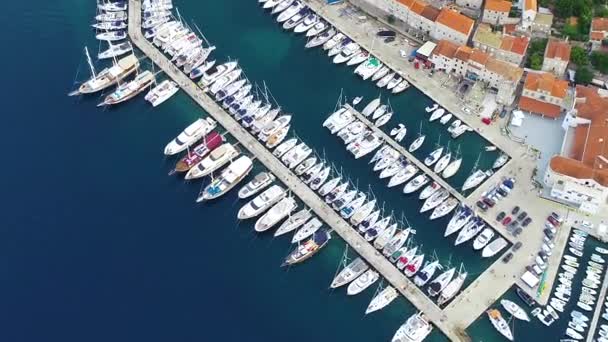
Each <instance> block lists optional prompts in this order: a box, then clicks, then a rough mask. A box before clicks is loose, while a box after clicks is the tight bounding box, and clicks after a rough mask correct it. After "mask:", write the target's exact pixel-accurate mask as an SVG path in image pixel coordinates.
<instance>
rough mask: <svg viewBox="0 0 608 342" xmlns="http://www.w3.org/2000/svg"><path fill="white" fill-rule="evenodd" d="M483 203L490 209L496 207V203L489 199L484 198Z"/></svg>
mask: <svg viewBox="0 0 608 342" xmlns="http://www.w3.org/2000/svg"><path fill="white" fill-rule="evenodd" d="M483 203H485V204H487V205H488V207H490V208H492V207H494V205H496V202H495V201H494V200H492V199H491V198H488V197H484V198H483Z"/></svg>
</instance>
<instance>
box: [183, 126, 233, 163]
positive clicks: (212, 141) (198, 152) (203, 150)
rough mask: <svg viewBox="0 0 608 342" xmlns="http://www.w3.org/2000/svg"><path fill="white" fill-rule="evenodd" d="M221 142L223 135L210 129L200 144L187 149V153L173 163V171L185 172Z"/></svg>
mask: <svg viewBox="0 0 608 342" xmlns="http://www.w3.org/2000/svg"><path fill="white" fill-rule="evenodd" d="M223 142H224V137H223V136H222V135H220V134H219V133H217V132H215V131H212V132H211V133H209V134H208V135H206V136H205V137H204V138H203V141H202V142H201V143H200V144H198V145H196V146H195V147H194V148H192V149H190V150H188V153H187V154H186V155H185V156H184V157H183V158H181V159H180V160H179V161H178V162H177V163H176V164H175V169H174V170H175V172H187V171H188V170H190V169H191V168H192V167H194V166H195V165H196V164H198V163H199V162H200V161H201V160H203V158H205V157H206V156H207V155H208V154H209V153H210V152H211V151H213V150H214V149H216V148H217V147H219V146H220V145H221V144H222V143H223Z"/></svg>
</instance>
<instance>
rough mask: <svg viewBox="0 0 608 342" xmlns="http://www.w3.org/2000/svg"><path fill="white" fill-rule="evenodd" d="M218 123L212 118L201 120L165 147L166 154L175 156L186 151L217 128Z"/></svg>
mask: <svg viewBox="0 0 608 342" xmlns="http://www.w3.org/2000/svg"><path fill="white" fill-rule="evenodd" d="M216 125H217V123H216V122H215V120H213V119H211V118H205V119H203V118H200V119H198V120H196V121H194V122H193V123H191V124H190V125H189V126H188V127H186V128H185V129H184V130H183V131H182V132H181V133H180V134H179V135H178V136H177V137H175V139H173V140H171V141H170V142H169V143H168V144H167V146H165V150H164V153H165V155H167V156H172V155H175V154H177V153H179V152H182V151H184V150H186V149H187V148H188V147H190V146H191V145H192V144H194V143H195V142H197V141H198V140H199V139H201V138H202V137H203V136H205V135H207V134H208V133H209V132H211V130H213V129H214V128H215V127H216Z"/></svg>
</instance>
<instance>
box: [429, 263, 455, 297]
mask: <svg viewBox="0 0 608 342" xmlns="http://www.w3.org/2000/svg"><path fill="white" fill-rule="evenodd" d="M454 273H456V269H455V268H453V267H452V268H450V269H449V270H447V271H445V272H443V273H442V274H440V275H439V276H438V277H437V278H435V280H433V281H432V282H431V283H430V284H429V288H428V293H429V296H431V297H435V296H437V295H438V294H440V293H441V292H442V291H443V289H445V287H446V286H447V285H448V283H449V282H450V281H451V280H452V277H454Z"/></svg>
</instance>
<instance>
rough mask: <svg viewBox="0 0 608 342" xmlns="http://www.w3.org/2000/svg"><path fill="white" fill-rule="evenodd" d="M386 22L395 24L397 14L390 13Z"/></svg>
mask: <svg viewBox="0 0 608 342" xmlns="http://www.w3.org/2000/svg"><path fill="white" fill-rule="evenodd" d="M386 22H387V23H389V24H391V25H392V24H394V23H395V16H394V15H392V14H389V15H388V16H386Z"/></svg>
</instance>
